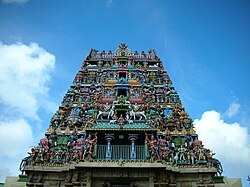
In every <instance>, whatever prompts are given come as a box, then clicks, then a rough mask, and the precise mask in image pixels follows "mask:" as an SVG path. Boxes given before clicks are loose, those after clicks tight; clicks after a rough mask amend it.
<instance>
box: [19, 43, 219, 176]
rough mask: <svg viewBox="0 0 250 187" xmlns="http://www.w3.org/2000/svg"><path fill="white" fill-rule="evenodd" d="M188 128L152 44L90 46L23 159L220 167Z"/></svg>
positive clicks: (32, 161) (189, 121) (30, 162)
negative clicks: (101, 48) (138, 47)
mask: <svg viewBox="0 0 250 187" xmlns="http://www.w3.org/2000/svg"><path fill="white" fill-rule="evenodd" d="M212 155H213V153H212V152H211V151H210V150H209V149H207V148H205V147H204V146H203V144H202V141H200V140H198V136H197V134H196V132H195V130H194V127H193V122H192V119H191V118H190V117H189V115H188V114H187V112H186V111H185V108H184V107H183V105H182V103H181V100H180V98H179V95H178V94H177V92H176V90H175V88H174V86H173V84H172V81H171V79H170V78H169V75H168V74H167V72H166V70H165V69H164V67H163V63H162V61H161V60H160V58H159V57H158V56H157V55H156V52H155V50H152V49H151V50H150V51H149V52H148V53H145V52H144V51H142V52H141V53H139V52H137V51H135V52H131V50H130V49H129V48H128V47H127V45H126V44H121V45H120V46H119V47H118V49H117V50H116V51H115V52H114V53H113V52H111V51H109V52H105V51H102V52H98V51H97V50H95V49H91V51H90V53H89V55H88V56H87V58H86V59H85V60H84V61H83V63H82V67H81V69H80V70H79V72H78V73H77V74H76V76H75V78H74V81H73V83H72V85H71V86H70V89H69V90H68V91H67V93H66V94H65V96H64V98H63V101H62V103H61V105H60V106H59V108H58V110H57V111H56V112H55V114H54V115H53V117H52V118H51V122H50V125H49V128H48V130H47V132H46V133H45V138H43V139H41V140H40V143H39V145H38V146H36V147H34V148H33V149H32V151H31V153H30V156H29V157H27V158H25V159H24V162H25V163H26V164H28V165H37V164H40V165H41V164H42V165H52V166H53V165H54V164H57V165H70V164H75V163H78V162H86V161H90V160H91V161H100V162H101V161H107V160H108V161H117V160H118V161H121V160H122V161H140V162H144V163H146V162H161V163H167V164H170V165H171V164H173V165H175V166H176V165H177V166H179V167H183V166H185V167H197V166H202V167H213V166H215V167H217V169H218V171H219V172H221V167H220V165H219V163H218V162H217V160H216V159H213V158H212Z"/></svg>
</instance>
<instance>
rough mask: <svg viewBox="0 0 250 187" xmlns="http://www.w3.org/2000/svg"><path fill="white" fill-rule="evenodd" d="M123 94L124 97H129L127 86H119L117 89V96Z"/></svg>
mask: <svg viewBox="0 0 250 187" xmlns="http://www.w3.org/2000/svg"><path fill="white" fill-rule="evenodd" d="M121 95H123V96H124V97H127V89H125V88H118V89H117V96H121Z"/></svg>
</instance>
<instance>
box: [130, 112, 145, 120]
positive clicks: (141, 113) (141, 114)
mask: <svg viewBox="0 0 250 187" xmlns="http://www.w3.org/2000/svg"><path fill="white" fill-rule="evenodd" d="M129 115H130V116H132V117H133V120H135V119H136V117H140V118H139V120H142V119H143V118H144V119H146V118H147V117H146V115H145V111H138V112H134V111H133V110H130V112H129Z"/></svg>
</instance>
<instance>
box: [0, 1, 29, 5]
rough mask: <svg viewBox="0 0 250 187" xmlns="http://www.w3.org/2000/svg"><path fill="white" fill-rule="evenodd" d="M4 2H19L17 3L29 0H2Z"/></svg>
mask: <svg viewBox="0 0 250 187" xmlns="http://www.w3.org/2000/svg"><path fill="white" fill-rule="evenodd" d="M1 1H2V2H3V3H17V4H24V3H26V2H28V1H29V0H1Z"/></svg>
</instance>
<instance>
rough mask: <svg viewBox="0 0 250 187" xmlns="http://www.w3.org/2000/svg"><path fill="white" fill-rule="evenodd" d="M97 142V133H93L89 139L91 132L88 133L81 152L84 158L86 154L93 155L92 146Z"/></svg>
mask: <svg viewBox="0 0 250 187" xmlns="http://www.w3.org/2000/svg"><path fill="white" fill-rule="evenodd" d="M96 142H97V133H95V137H94V138H93V139H91V134H89V136H88V138H87V139H86V141H85V147H84V153H83V159H85V158H86V156H93V155H92V154H93V153H94V146H95V144H96Z"/></svg>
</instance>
